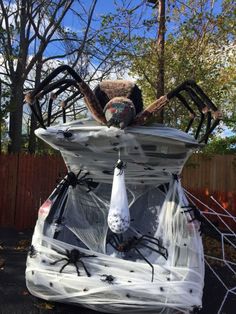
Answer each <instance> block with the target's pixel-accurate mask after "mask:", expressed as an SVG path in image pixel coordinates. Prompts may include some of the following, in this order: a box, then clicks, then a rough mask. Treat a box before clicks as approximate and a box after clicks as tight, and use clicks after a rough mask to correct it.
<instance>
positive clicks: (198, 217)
mask: <svg viewBox="0 0 236 314" xmlns="http://www.w3.org/2000/svg"><path fill="white" fill-rule="evenodd" d="M181 208H186V210H184V211H183V212H182V213H192V216H193V217H192V219H191V220H189V222H193V221H194V220H197V221H198V222H199V223H200V228H199V230H198V231H199V232H200V235H202V233H203V229H204V224H205V222H206V221H205V218H204V216H203V215H202V214H201V211H200V209H198V208H197V207H196V206H193V205H187V206H182V207H181Z"/></svg>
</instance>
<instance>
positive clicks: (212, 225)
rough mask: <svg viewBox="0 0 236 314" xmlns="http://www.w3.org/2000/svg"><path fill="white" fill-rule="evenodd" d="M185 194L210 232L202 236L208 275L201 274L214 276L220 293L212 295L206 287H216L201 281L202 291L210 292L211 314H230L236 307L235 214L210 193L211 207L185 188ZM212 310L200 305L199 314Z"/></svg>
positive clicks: (210, 288) (209, 288)
mask: <svg viewBox="0 0 236 314" xmlns="http://www.w3.org/2000/svg"><path fill="white" fill-rule="evenodd" d="M185 193H186V196H187V198H188V199H189V200H190V202H191V203H192V204H193V205H195V206H196V207H197V208H199V209H201V214H202V216H203V217H204V218H205V220H206V224H207V227H208V228H207V229H208V232H209V234H211V236H210V237H209V236H206V237H205V236H203V244H204V251H205V264H206V266H207V268H208V273H209V271H210V272H211V274H210V276H209V275H208V276H206V277H205V280H206V281H207V280H209V279H210V277H211V278H212V277H214V279H215V281H217V282H218V287H217V289H220V291H221V293H218V291H217V290H216V291H215V292H216V293H217V294H215V295H214V294H213V293H212V292H211V291H210V290H212V289H214V288H215V289H216V287H214V285H213V284H209V283H207V282H205V286H206V287H205V289H204V294H208V293H211V294H213V298H214V299H211V304H212V306H215V307H217V308H215V311H214V313H217V314H233V313H235V307H236V233H235V231H236V217H235V216H233V215H232V214H231V213H230V211H229V210H227V209H225V208H224V207H223V206H222V205H221V204H220V203H219V202H218V201H217V200H216V199H215V198H214V197H213V196H210V199H211V203H212V202H213V204H214V209H213V208H211V207H209V206H208V205H206V204H204V203H203V202H202V201H201V200H199V199H198V198H197V197H196V196H194V195H193V194H191V193H190V192H189V191H187V190H185ZM206 231H207V230H206ZM203 232H204V231H203ZM208 232H207V234H208ZM206 275H207V272H206ZM207 277H208V278H207ZM203 299H204V298H203ZM213 300H214V302H213ZM215 300H216V303H215ZM203 303H204V302H203ZM212 310H213V309H212V308H209V309H208V308H206V306H204V304H203V311H204V312H203V313H213V312H212ZM205 311H206V312H205ZM201 313H202V312H201Z"/></svg>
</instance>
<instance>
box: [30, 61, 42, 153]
mask: <svg viewBox="0 0 236 314" xmlns="http://www.w3.org/2000/svg"><path fill="white" fill-rule="evenodd" d="M41 73H42V55H41V56H40V57H39V60H38V62H37V64H36V71H35V88H36V87H37V86H38V84H39V83H40V80H41ZM37 127H38V123H37V119H36V117H35V116H34V114H33V113H31V118H30V133H29V143H28V152H29V153H30V154H34V153H35V152H36V136H35V134H34V131H35V130H36V129H37Z"/></svg>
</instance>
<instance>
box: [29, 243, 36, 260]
mask: <svg viewBox="0 0 236 314" xmlns="http://www.w3.org/2000/svg"><path fill="white" fill-rule="evenodd" d="M28 254H29V257H30V258H33V257H35V256H36V254H37V251H36V250H35V247H34V246H33V245H31V246H30V247H29V250H28Z"/></svg>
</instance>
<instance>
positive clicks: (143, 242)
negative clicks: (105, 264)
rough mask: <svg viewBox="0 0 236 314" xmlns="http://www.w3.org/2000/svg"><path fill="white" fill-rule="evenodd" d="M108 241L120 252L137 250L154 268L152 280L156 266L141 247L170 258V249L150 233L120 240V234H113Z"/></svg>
mask: <svg viewBox="0 0 236 314" xmlns="http://www.w3.org/2000/svg"><path fill="white" fill-rule="evenodd" d="M108 243H109V244H110V245H111V246H112V247H113V248H114V249H115V250H117V251H118V252H124V253H128V252H130V251H131V250H135V251H136V252H137V253H138V254H139V256H140V257H141V258H142V259H143V260H144V261H145V262H146V263H147V264H148V265H149V266H150V267H151V268H152V279H151V281H152V282H153V279H154V267H153V265H152V264H151V263H150V262H149V261H148V259H147V258H146V257H145V256H144V255H143V254H142V253H141V251H140V248H148V249H150V250H152V251H153V252H156V253H158V254H160V255H161V256H163V257H164V258H165V259H167V258H168V251H167V249H166V248H164V247H163V246H162V245H161V243H160V240H158V239H157V238H155V237H152V236H149V235H142V236H141V237H136V236H133V237H131V238H128V239H127V240H125V241H120V239H119V237H118V235H116V234H113V235H112V237H111V238H110V240H109V241H108Z"/></svg>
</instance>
